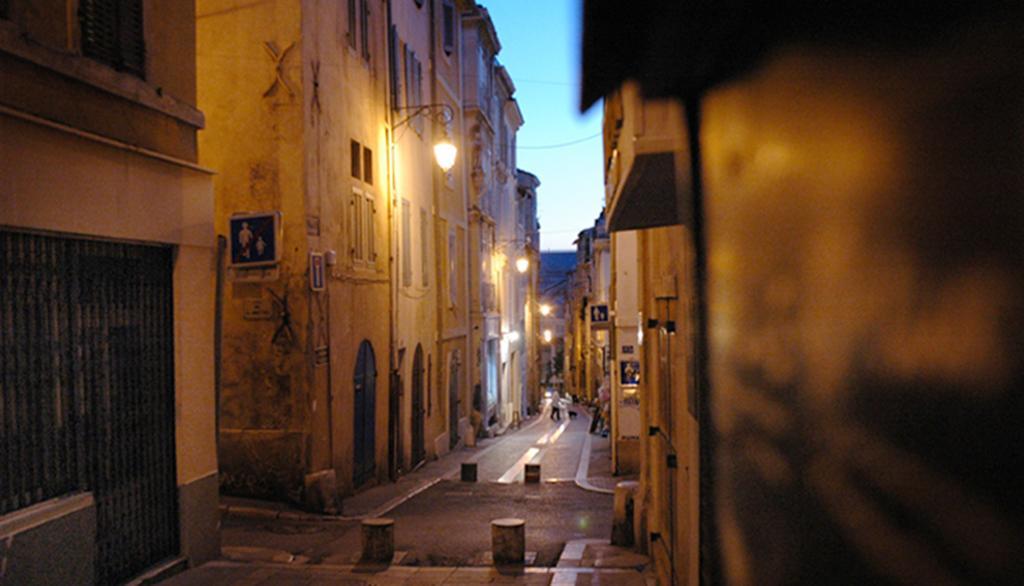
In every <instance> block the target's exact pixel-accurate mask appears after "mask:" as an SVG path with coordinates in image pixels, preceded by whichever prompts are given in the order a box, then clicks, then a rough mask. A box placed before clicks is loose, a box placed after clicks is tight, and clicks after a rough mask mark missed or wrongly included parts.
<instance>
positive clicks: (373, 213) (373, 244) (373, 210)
mask: <svg viewBox="0 0 1024 586" xmlns="http://www.w3.org/2000/svg"><path fill="white" fill-rule="evenodd" d="M369 201H370V250H369V260H371V261H376V260H377V235H376V234H377V232H376V226H377V200H376V199H375V198H374V197H373V196H372V195H371V196H370V200H369Z"/></svg>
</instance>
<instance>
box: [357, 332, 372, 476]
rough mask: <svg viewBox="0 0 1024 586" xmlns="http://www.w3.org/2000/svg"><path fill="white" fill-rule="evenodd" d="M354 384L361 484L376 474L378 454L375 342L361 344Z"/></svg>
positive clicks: (364, 341)
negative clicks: (376, 436)
mask: <svg viewBox="0 0 1024 586" xmlns="http://www.w3.org/2000/svg"><path fill="white" fill-rule="evenodd" d="M353 387H354V389H355V408H354V409H353V418H354V420H353V426H352V429H353V430H355V438H354V441H353V449H354V452H355V454H354V460H355V462H354V467H353V471H352V482H353V484H355V485H356V486H359V485H361V484H363V483H365V482H366V481H367V480H369V479H370V478H371V477H372V476H373V471H374V468H375V465H376V461H375V458H374V431H375V429H376V418H375V416H374V415H375V413H376V409H375V405H376V396H377V361H376V359H375V358H374V355H373V346H372V345H370V342H368V341H366V340H363V343H362V344H360V345H359V355H358V356H357V357H356V370H355V376H354V377H353Z"/></svg>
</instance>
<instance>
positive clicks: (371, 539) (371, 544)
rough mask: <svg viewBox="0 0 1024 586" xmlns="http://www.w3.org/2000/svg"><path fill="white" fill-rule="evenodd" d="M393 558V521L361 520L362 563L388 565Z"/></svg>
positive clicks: (383, 519)
mask: <svg viewBox="0 0 1024 586" xmlns="http://www.w3.org/2000/svg"><path fill="white" fill-rule="evenodd" d="M393 557H395V520H394V519H385V518H377V519H363V555H362V558H361V559H362V561H364V562H376V563H383V564H388V563H391V559H392V558H393Z"/></svg>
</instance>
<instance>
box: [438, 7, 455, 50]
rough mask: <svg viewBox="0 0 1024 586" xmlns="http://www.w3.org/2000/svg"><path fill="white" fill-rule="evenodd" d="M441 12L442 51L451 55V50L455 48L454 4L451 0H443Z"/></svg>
mask: <svg viewBox="0 0 1024 586" xmlns="http://www.w3.org/2000/svg"><path fill="white" fill-rule="evenodd" d="M441 14H442V19H441V20H442V21H443V24H442V27H443V32H442V37H441V38H442V39H443V41H444V53H445V55H451V54H452V51H454V50H455V6H454V5H452V2H451V0H444V4H443V5H442V7H441Z"/></svg>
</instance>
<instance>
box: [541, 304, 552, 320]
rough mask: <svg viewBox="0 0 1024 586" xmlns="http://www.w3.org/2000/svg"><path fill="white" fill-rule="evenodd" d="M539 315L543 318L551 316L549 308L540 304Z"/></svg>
mask: <svg viewBox="0 0 1024 586" xmlns="http://www.w3.org/2000/svg"><path fill="white" fill-rule="evenodd" d="M540 314H541V315H543V316H545V317H547V316H549V315H551V306H550V305H548V304H547V303H542V304H541V305H540Z"/></svg>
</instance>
